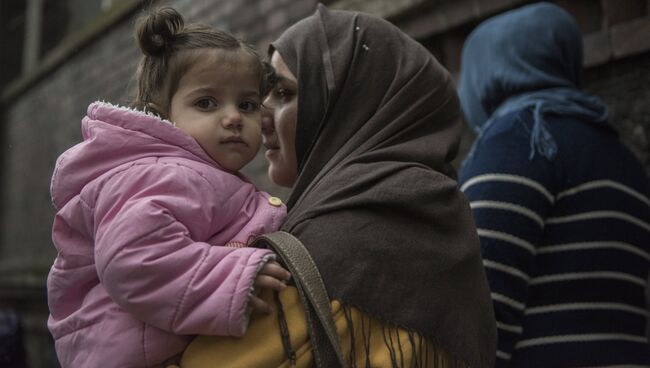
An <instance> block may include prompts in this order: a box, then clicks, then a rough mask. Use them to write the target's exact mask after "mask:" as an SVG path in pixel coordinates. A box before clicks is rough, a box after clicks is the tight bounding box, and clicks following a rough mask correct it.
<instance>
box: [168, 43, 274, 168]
mask: <svg viewBox="0 0 650 368" xmlns="http://www.w3.org/2000/svg"><path fill="white" fill-rule="evenodd" d="M252 58H253V57H252V56H251V55H248V54H245V53H244V52H241V51H224V50H205V51H200V54H199V57H198V59H197V61H196V62H194V63H193V64H192V66H191V67H190V68H189V69H188V70H187V71H186V72H185V74H184V75H183V76H182V77H181V79H180V81H179V84H178V88H177V90H176V92H175V93H174V95H173V96H172V101H171V106H170V112H169V119H170V120H171V121H172V122H174V123H175V124H176V126H177V127H178V128H180V129H182V130H183V131H185V132H186V133H188V134H189V135H191V136H192V137H193V138H194V139H195V140H196V141H197V142H198V143H199V145H200V146H201V147H202V148H203V150H205V152H207V153H208V155H210V157H212V159H213V160H215V161H216V162H217V163H218V164H219V165H220V166H221V167H223V168H224V169H226V170H229V171H238V170H240V169H241V168H242V167H243V166H244V165H246V164H247V163H249V162H250V161H251V160H252V159H253V158H254V157H255V155H256V153H257V151H258V150H259V148H260V145H261V142H262V135H261V120H262V114H261V111H260V103H261V101H260V94H259V90H260V74H259V70H258V64H256V63H255V62H254V60H252Z"/></svg>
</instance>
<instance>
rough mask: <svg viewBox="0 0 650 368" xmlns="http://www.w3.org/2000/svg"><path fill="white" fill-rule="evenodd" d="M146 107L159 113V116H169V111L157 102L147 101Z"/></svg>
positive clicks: (165, 117)
mask: <svg viewBox="0 0 650 368" xmlns="http://www.w3.org/2000/svg"><path fill="white" fill-rule="evenodd" d="M146 108H147V111H149V112H152V113H154V114H156V115H158V116H159V117H161V118H163V119H167V118H168V116H167V112H166V111H165V110H164V109H162V108H160V105H158V104H157V103H155V102H147V104H146Z"/></svg>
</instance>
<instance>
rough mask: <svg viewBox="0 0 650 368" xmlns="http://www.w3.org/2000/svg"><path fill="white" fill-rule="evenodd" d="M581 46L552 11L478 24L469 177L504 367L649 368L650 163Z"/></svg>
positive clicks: (464, 72) (469, 93) (470, 86)
mask: <svg viewBox="0 0 650 368" xmlns="http://www.w3.org/2000/svg"><path fill="white" fill-rule="evenodd" d="M581 76H582V36H581V34H580V31H579V29H578V27H577V25H576V22H575V21H574V19H573V18H572V17H571V16H570V15H569V14H568V13H567V12H565V11H564V10H562V9H561V8H559V7H558V6H556V5H553V4H550V3H537V4H532V5H528V6H525V7H522V8H519V9H516V10H512V11H509V12H506V13H503V14H501V15H498V16H496V17H494V18H492V19H488V20H487V21H485V22H483V23H482V24H480V25H479V26H478V27H477V28H476V29H475V30H474V31H473V32H472V33H471V34H470V36H469V37H468V39H467V41H466V43H465V45H464V49H463V53H462V65H461V76H460V98H461V104H462V108H463V111H464V113H465V117H466V119H467V121H468V122H469V124H470V125H471V126H472V127H473V128H474V129H475V131H476V132H477V133H478V138H477V139H476V141H475V143H474V146H473V147H472V150H471V152H470V153H469V154H468V157H467V158H466V160H465V162H464V164H463V166H462V168H461V172H460V179H461V189H462V190H463V191H464V192H465V194H466V196H467V198H468V199H469V200H470V204H471V207H472V209H473V213H474V217H475V220H476V225H477V228H478V233H479V236H480V240H481V249H482V253H483V259H484V265H485V268H486V270H487V275H488V279H489V282H490V287H491V290H492V299H493V301H494V310H495V313H496V320H497V329H498V350H497V367H528V368H530V367H586V366H616V367H623V366H626V367H641V366H644V367H646V366H648V365H650V345H649V344H648V340H647V337H646V335H645V334H646V324H647V322H648V314H647V309H646V308H647V307H646V297H645V295H644V292H645V290H646V288H647V282H648V270H649V269H650V267H649V265H650V263H649V262H650V255H649V252H650V200H649V199H648V198H649V188H650V187H649V184H648V178H647V175H646V173H645V171H644V168H643V167H642V165H641V163H640V162H639V161H638V160H637V159H636V158H635V157H634V156H633V154H632V153H631V152H630V151H629V150H628V149H627V148H626V147H625V146H624V144H623V143H622V142H621V141H620V140H619V138H618V136H617V133H616V132H615V130H614V129H613V128H612V126H611V125H610V124H609V123H608V116H607V108H606V106H605V105H604V104H603V103H602V102H601V100H600V99H599V98H597V97H595V96H591V95H588V94H586V93H585V92H583V91H582V90H580V81H581Z"/></svg>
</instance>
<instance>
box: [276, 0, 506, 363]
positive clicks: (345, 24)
mask: <svg viewBox="0 0 650 368" xmlns="http://www.w3.org/2000/svg"><path fill="white" fill-rule="evenodd" d="M271 49H272V50H277V52H279V53H280V55H281V56H282V57H283V59H284V60H285V62H286V64H287V66H288V67H289V69H290V70H291V71H292V72H293V73H294V74H295V75H296V77H297V79H298V86H299V87H298V88H299V92H298V93H299V100H298V123H297V127H296V149H297V154H298V162H299V177H298V180H297V183H296V186H295V188H294V191H293V192H292V193H291V196H290V198H289V201H288V202H289V203H288V205H289V207H290V212H289V214H288V217H287V219H286V222H285V224H284V226H283V228H282V230H284V231H288V232H290V233H292V234H294V235H295V236H296V237H298V238H299V239H300V240H301V241H302V242H303V243H304V244H305V246H306V247H307V249H308V250H309V252H310V253H311V255H312V257H313V258H314V260H315V262H316V264H317V266H318V268H319V270H320V272H321V274H322V277H323V280H324V282H325V285H326V287H327V291H328V293H329V295H330V297H332V298H334V299H338V300H340V301H342V302H343V303H345V304H348V305H353V306H356V307H358V308H359V309H361V310H363V311H364V312H366V313H368V314H370V315H373V316H376V317H378V318H380V319H381V320H383V321H387V322H389V323H392V324H395V325H398V326H400V327H403V328H406V329H409V330H412V331H416V332H418V333H420V334H422V335H424V336H425V337H427V338H429V339H430V340H431V341H432V342H433V343H435V344H438V345H440V346H442V347H444V348H446V349H448V350H449V351H450V352H452V353H454V354H455V355H456V356H458V357H459V358H461V359H462V360H463V361H465V362H466V363H467V364H468V365H470V366H473V367H491V366H492V365H493V361H494V355H495V350H496V342H495V340H496V330H495V322H494V314H493V310H492V303H491V300H490V293H489V289H488V285H487V280H486V277H485V273H484V270H483V265H482V262H481V257H480V253H479V242H478V237H477V235H476V230H475V227H474V222H473V220H472V217H471V212H470V209H469V206H468V204H467V202H466V200H465V199H464V197H463V195H462V194H461V192H460V191H459V189H458V188H457V184H456V181H455V176H456V174H455V170H454V169H453V167H452V166H451V164H450V162H451V160H452V159H453V158H454V157H455V155H456V153H457V148H458V143H459V139H460V130H461V120H460V116H461V115H460V107H459V103H458V98H457V96H456V92H455V88H454V85H453V82H452V80H451V79H450V76H449V74H448V73H447V71H446V70H445V69H444V68H443V67H442V66H440V64H438V62H437V61H436V59H435V58H434V57H433V56H432V55H431V54H430V53H429V52H428V51H427V50H426V49H425V48H424V47H422V46H421V45H420V44H419V43H417V42H416V41H414V40H413V39H411V38H409V37H408V36H407V35H405V34H404V33H403V32H401V31H400V30H399V29H398V28H397V27H395V26H393V25H392V24H390V23H388V22H387V21H385V20H383V19H380V18H377V17H373V16H369V15H366V14H360V13H353V12H344V11H330V10H328V9H326V8H325V7H323V6H321V5H319V7H318V9H317V11H316V13H315V14H314V15H312V16H310V17H308V18H306V19H304V20H302V21H300V22H298V23H297V24H295V25H294V26H292V27H291V28H290V29H289V30H287V31H286V32H285V33H284V34H283V35H282V36H281V37H280V38H279V39H278V40H277V41H276V42H274V43H273V45H272V46H271Z"/></svg>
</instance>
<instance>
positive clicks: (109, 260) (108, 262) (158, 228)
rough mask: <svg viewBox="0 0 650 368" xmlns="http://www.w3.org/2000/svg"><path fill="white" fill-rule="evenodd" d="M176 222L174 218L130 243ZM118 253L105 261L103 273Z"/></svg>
mask: <svg viewBox="0 0 650 368" xmlns="http://www.w3.org/2000/svg"><path fill="white" fill-rule="evenodd" d="M176 221H177V220H176V219H175V218H174V219H173V220H172V221H170V222H168V223H166V224H164V225H162V226H160V227H157V228H155V229H153V230H151V231H150V232H148V233H146V234H143V235H141V236H139V237H137V238H135V239H133V240H131V241H130V243H135V242H137V241H139V240H140V239H143V238H145V237H147V236H149V235H151V234H153V233H154V232H156V231H158V230H160V229H162V228H165V227H167V226H169V225H171V224H173V223H174V222H176ZM122 248H123V247H122ZM118 253H120V252H119V251H117V252H115V254H113V256H112V257H111V258H110V259H108V260H107V262H106V267H104V272H106V270H107V269H108V267H109V266H110V265H111V264H112V263H113V259H114V258H115V257H117V254H118ZM100 281H101V280H100Z"/></svg>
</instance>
